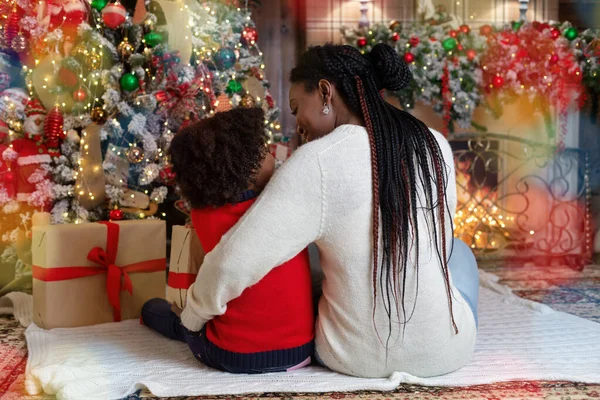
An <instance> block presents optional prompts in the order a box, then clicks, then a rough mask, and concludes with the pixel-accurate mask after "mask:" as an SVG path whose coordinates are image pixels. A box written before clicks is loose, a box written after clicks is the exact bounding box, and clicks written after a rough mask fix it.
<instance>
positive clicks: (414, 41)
mask: <svg viewBox="0 0 600 400" xmlns="http://www.w3.org/2000/svg"><path fill="white" fill-rule="evenodd" d="M408 43H410V45H411V47H417V45H418V44H419V38H418V37H417V36H413V37H411V38H410V39H409V40H408Z"/></svg>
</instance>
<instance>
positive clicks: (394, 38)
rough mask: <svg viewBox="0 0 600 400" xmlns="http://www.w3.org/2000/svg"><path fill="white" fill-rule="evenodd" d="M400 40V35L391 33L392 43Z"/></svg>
mask: <svg viewBox="0 0 600 400" xmlns="http://www.w3.org/2000/svg"><path fill="white" fill-rule="evenodd" d="M398 40H400V34H399V33H398V32H394V33H392V41H394V42H397V41H398Z"/></svg>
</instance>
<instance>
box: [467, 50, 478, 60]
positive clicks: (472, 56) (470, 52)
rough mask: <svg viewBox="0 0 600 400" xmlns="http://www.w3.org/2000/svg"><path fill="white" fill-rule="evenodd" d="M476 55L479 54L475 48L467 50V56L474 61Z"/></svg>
mask: <svg viewBox="0 0 600 400" xmlns="http://www.w3.org/2000/svg"><path fill="white" fill-rule="evenodd" d="M476 56H477V52H476V51H475V50H473V49H469V50H467V58H468V59H469V60H471V61H472V60H473V59H474V58H475V57H476Z"/></svg>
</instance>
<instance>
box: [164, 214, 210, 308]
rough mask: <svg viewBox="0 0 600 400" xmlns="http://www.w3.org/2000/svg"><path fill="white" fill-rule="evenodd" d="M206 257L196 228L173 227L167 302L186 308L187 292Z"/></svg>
mask: <svg viewBox="0 0 600 400" xmlns="http://www.w3.org/2000/svg"><path fill="white" fill-rule="evenodd" d="M204 255H205V253H204V249H203V248H202V244H201V243H200V239H198V235H196V232H194V228H191V227H187V226H178V225H176V226H173V232H172V235H171V258H170V262H169V278H168V281H167V300H169V301H170V302H174V303H175V304H177V306H179V307H180V308H183V307H184V306H185V299H186V296H187V290H188V288H189V287H190V286H191V285H192V283H194V281H195V280H196V275H198V270H199V269H200V266H201V265H202V261H204Z"/></svg>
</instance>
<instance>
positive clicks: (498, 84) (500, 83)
mask: <svg viewBox="0 0 600 400" xmlns="http://www.w3.org/2000/svg"><path fill="white" fill-rule="evenodd" d="M492 85H494V87H495V88H501V87H502V86H503V85H504V78H503V77H501V76H500V75H496V76H494V79H492Z"/></svg>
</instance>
